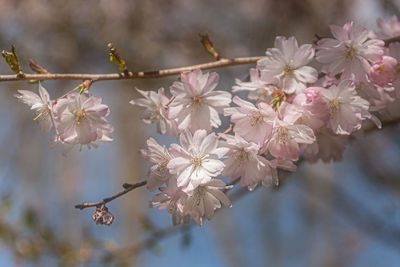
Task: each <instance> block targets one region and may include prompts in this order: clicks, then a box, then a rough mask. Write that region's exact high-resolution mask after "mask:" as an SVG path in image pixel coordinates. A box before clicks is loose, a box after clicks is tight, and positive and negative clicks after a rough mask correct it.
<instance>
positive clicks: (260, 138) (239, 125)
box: [224, 96, 276, 145]
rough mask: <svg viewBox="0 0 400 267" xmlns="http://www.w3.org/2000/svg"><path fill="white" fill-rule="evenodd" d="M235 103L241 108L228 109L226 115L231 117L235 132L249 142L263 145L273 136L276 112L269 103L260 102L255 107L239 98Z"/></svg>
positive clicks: (234, 100) (235, 99) (234, 99)
mask: <svg viewBox="0 0 400 267" xmlns="http://www.w3.org/2000/svg"><path fill="white" fill-rule="evenodd" d="M233 103H235V104H236V105H238V106H239V107H231V108H226V109H225V110H224V115H225V116H231V121H232V122H233V123H234V124H235V126H234V127H233V130H234V132H235V133H237V134H239V135H241V136H242V137H243V138H245V139H246V140H247V141H252V142H254V143H256V144H259V145H262V144H263V143H264V142H265V140H266V139H267V138H268V137H269V136H270V134H271V131H272V124H273V121H274V119H275V116H276V114H275V111H274V110H273V109H272V107H271V106H269V105H268V104H267V103H264V102H259V103H258V104H257V106H254V105H253V104H252V103H250V102H248V101H245V100H243V99H241V98H239V97H237V96H235V97H234V98H233Z"/></svg>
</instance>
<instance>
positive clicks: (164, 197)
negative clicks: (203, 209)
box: [149, 179, 189, 225]
mask: <svg viewBox="0 0 400 267" xmlns="http://www.w3.org/2000/svg"><path fill="white" fill-rule="evenodd" d="M160 191H161V193H159V194H156V195H154V196H153V197H152V200H151V201H150V203H149V206H150V207H151V208H153V207H158V209H159V210H164V209H165V210H167V211H168V213H170V214H171V215H172V224H173V225H178V224H180V223H182V222H185V223H188V222H189V216H188V215H185V214H184V213H183V209H184V206H185V205H186V201H187V198H188V195H187V194H186V193H185V192H183V191H182V190H181V188H179V187H178V186H177V184H176V179H170V180H169V181H168V187H161V188H160Z"/></svg>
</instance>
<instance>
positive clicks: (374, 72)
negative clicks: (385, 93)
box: [369, 56, 397, 86]
mask: <svg viewBox="0 0 400 267" xmlns="http://www.w3.org/2000/svg"><path fill="white" fill-rule="evenodd" d="M396 66H397V60H396V59H395V58H393V57H388V56H384V57H383V58H382V60H381V61H379V62H376V63H375V64H374V65H372V67H371V69H370V72H369V78H370V80H371V82H373V83H375V84H377V85H379V86H385V85H388V84H389V83H392V82H393V81H394V79H395V78H396Z"/></svg>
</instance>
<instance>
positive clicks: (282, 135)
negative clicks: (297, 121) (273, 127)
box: [278, 126, 289, 144]
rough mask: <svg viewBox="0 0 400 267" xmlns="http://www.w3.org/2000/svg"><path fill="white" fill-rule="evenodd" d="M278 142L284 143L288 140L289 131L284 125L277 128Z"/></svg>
mask: <svg viewBox="0 0 400 267" xmlns="http://www.w3.org/2000/svg"><path fill="white" fill-rule="evenodd" d="M278 139H279V142H281V143H283V144H286V143H287V142H288V141H289V131H288V129H287V128H286V127H285V126H280V127H279V130H278Z"/></svg>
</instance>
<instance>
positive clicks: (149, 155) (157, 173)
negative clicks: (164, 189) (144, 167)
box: [140, 137, 172, 191]
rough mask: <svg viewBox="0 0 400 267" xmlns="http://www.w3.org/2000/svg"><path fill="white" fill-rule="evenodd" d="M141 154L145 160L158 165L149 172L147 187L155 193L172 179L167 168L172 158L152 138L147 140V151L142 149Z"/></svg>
mask: <svg viewBox="0 0 400 267" xmlns="http://www.w3.org/2000/svg"><path fill="white" fill-rule="evenodd" d="M140 152H141V154H142V155H143V157H144V158H146V159H147V160H149V161H150V162H153V163H155V164H156V165H154V166H152V167H151V168H150V170H149V173H148V175H147V185H146V186H147V189H149V191H154V190H156V189H157V188H159V187H160V186H161V185H163V184H164V183H165V182H167V181H168V180H169V179H170V178H171V177H172V175H171V174H170V173H169V170H168V168H167V164H168V163H169V161H170V160H171V159H172V156H171V155H170V154H169V152H168V149H167V148H166V147H165V146H161V145H159V144H158V143H157V141H156V140H154V139H153V138H151V137H150V138H149V139H148V140H147V149H141V150H140Z"/></svg>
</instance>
